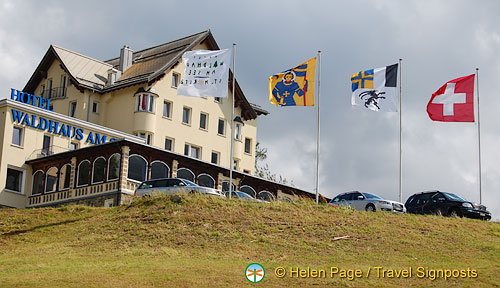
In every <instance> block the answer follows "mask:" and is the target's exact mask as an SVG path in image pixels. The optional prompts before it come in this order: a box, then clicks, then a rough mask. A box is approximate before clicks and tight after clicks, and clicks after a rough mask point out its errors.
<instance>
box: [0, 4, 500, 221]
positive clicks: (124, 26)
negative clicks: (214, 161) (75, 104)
mask: <svg viewBox="0 0 500 288" xmlns="http://www.w3.org/2000/svg"><path fill="white" fill-rule="evenodd" d="M0 3H1V4H0V59H1V61H0V65H1V66H0V67H1V69H0V88H1V89H2V90H3V91H4V95H3V97H6V96H8V95H9V93H10V88H11V87H12V88H18V89H21V88H23V87H24V85H25V84H26V83H27V81H28V80H29V78H30V76H31V74H32V73H33V71H34V69H35V68H36V66H37V65H38V63H39V62H40V60H41V59H42V57H43V55H44V54H45V52H46V51H47V49H48V47H49V45H50V44H56V45H59V46H61V47H64V48H67V49H70V50H73V51H75V52H79V53H82V54H84V55H87V56H90V57H93V58H96V59H100V60H107V59H110V58H113V57H117V56H119V50H120V48H121V47H122V46H123V45H125V44H127V45H129V46H130V47H131V48H132V49H133V50H140V49H144V48H148V47H151V46H153V45H158V44H162V43H165V42H169V41H172V40H175V39H178V38H181V37H184V36H187V35H191V34H194V33H197V32H200V31H204V30H206V29H211V31H212V33H213V35H214V37H215V39H216V41H217V43H218V44H219V46H220V47H221V48H230V47H231V45H232V43H233V42H234V43H237V52H236V63H237V67H236V77H237V79H238V81H239V83H240V85H241V87H242V89H243V91H244V93H245V95H246V97H247V98H248V100H249V101H250V102H253V103H256V104H259V105H261V106H262V107H263V108H264V109H266V110H268V111H269V112H270V114H269V115H267V116H262V117H260V118H259V120H258V125H259V126H258V141H259V142H260V143H261V145H262V146H263V147H266V148H267V149H268V159H267V160H266V161H267V163H268V164H269V166H270V168H271V170H272V171H273V172H274V173H277V174H280V175H282V176H284V177H285V178H287V179H288V180H289V181H290V180H291V181H293V183H294V185H295V186H296V187H299V188H302V189H305V190H308V191H313V189H314V175H315V174H314V167H315V161H316V160H315V155H316V154H315V153H316V150H315V149H316V148H315V147H316V110H315V108H312V107H288V108H276V107H274V106H273V105H272V104H270V103H269V102H268V77H269V76H270V75H272V74H275V73H277V72H281V71H283V70H285V69H288V68H291V67H293V66H296V65H298V64H300V63H302V62H304V61H305V60H307V59H310V58H312V57H314V56H316V54H317V51H318V50H321V51H322V54H321V160H320V192H321V193H323V194H324V195H326V196H329V197H333V196H335V195H337V194H338V193H341V192H346V191H351V190H360V191H368V192H373V193H377V194H379V195H381V196H383V197H386V198H388V199H392V200H398V191H399V181H398V179H399V148H398V143H399V126H398V125H399V117H398V116H399V114H398V113H376V112H372V111H363V110H357V109H356V110H354V109H352V108H351V104H350V101H351V90H350V76H351V74H353V73H355V72H358V71H360V70H367V69H371V68H378V67H383V66H387V65H390V64H394V63H397V62H398V59H399V58H402V59H403V62H402V63H403V64H402V83H403V84H402V90H403V102H402V103H403V109H402V116H403V141H402V144H403V202H404V201H406V199H407V198H408V197H409V196H410V195H412V194H414V193H417V192H420V191H425V190H434V189H439V190H442V191H449V192H453V193H456V194H458V195H461V196H463V197H465V198H466V199H468V200H470V201H476V202H477V201H479V185H478V181H479V174H478V138H477V126H476V124H475V123H444V122H433V121H431V120H430V119H429V117H428V116H427V113H426V105H427V103H428V101H429V99H430V97H431V94H432V93H433V92H435V91H436V90H437V89H438V88H439V87H441V86H442V85H443V84H445V83H446V82H447V81H449V80H451V79H454V78H458V77H461V76H465V75H470V74H473V73H475V68H476V67H478V68H479V69H480V70H479V83H480V102H481V106H480V109H481V111H480V112H481V147H482V174H483V175H482V183H483V185H482V187H483V204H485V205H486V206H487V207H488V209H489V210H490V211H491V212H492V213H493V217H494V218H495V219H497V220H498V219H500V165H499V164H498V163H500V153H499V151H498V148H499V147H500V129H499V128H500V125H499V124H498V123H499V122H500V113H498V111H499V108H500V98H499V97H498V96H497V93H498V92H497V91H498V88H496V85H497V83H498V79H499V78H498V77H499V76H498V75H500V53H499V52H500V21H498V13H499V12H500V2H499V1H494V0H491V1H435V0H433V1H431V0H416V1H397V0H393V1H389V0H387V1H386V0H379V1H292V0H288V1H269V0H267V1H260V0H254V1H245V2H243V1H209V2H208V1H139V2H138V1H78V2H72V1H50V0H46V1H6V0H2V1H0ZM236 4H237V5H236ZM476 116H477V115H476Z"/></svg>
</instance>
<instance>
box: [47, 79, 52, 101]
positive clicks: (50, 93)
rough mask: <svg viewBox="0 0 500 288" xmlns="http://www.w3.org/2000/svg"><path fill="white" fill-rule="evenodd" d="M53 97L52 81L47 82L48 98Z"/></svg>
mask: <svg viewBox="0 0 500 288" xmlns="http://www.w3.org/2000/svg"><path fill="white" fill-rule="evenodd" d="M50 97H52V79H49V80H47V98H49V99H50Z"/></svg>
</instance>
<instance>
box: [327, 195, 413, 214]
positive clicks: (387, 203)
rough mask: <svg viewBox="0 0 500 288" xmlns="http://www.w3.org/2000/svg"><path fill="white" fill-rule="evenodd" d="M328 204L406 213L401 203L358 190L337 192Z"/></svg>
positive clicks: (373, 210) (372, 210)
mask: <svg viewBox="0 0 500 288" xmlns="http://www.w3.org/2000/svg"><path fill="white" fill-rule="evenodd" d="M328 204H329V205H332V206H349V207H352V208H354V209H356V210H365V211H371V212H375V211H387V212H394V213H406V208H405V206H404V205H403V203H400V202H396V201H391V200H385V199H383V198H382V197H380V196H378V195H375V194H372V193H367V192H359V191H351V192H347V193H342V194H339V195H337V196H336V197H335V198H333V199H332V200H331V201H330V202H329V203H328Z"/></svg>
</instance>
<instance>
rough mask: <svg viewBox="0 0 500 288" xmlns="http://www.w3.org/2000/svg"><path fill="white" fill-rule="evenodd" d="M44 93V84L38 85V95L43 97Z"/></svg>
mask: <svg viewBox="0 0 500 288" xmlns="http://www.w3.org/2000/svg"><path fill="white" fill-rule="evenodd" d="M43 95H45V85H42V86H40V97H43Z"/></svg>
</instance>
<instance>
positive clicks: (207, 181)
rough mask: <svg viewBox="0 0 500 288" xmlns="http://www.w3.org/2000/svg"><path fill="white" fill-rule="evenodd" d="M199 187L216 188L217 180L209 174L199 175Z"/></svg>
mask: <svg viewBox="0 0 500 288" xmlns="http://www.w3.org/2000/svg"><path fill="white" fill-rule="evenodd" d="M198 185H200V186H203V187H210V188H215V180H214V178H213V177H212V176H210V175H208V174H200V175H198Z"/></svg>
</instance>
